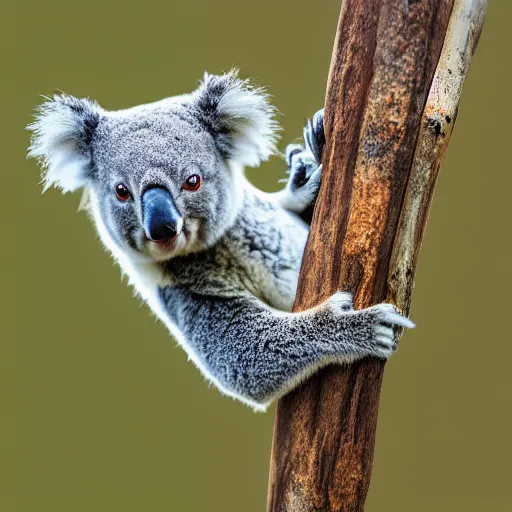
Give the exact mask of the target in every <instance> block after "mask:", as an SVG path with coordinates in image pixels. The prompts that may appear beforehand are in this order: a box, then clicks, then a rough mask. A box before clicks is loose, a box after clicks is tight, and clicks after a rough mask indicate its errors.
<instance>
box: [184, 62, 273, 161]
mask: <svg viewBox="0 0 512 512" xmlns="http://www.w3.org/2000/svg"><path fill="white" fill-rule="evenodd" d="M192 98H193V101H194V103H195V106H196V107H197V109H198V115H199V118H200V120H201V121H202V122H203V124H204V125H205V127H206V129H207V130H208V131H209V132H210V133H211V134H212V135H213V136H214V138H215V141H216V143H217V147H218V148H219V151H220V152H221V153H222V155H223V156H224V157H225V158H226V159H229V160H234V161H236V162H238V163H241V164H242V165H247V166H249V167H256V166H257V165H259V163H260V162H261V161H262V160H267V159H268V158H269V156H270V155H272V154H275V153H276V152H277V150H276V142H277V140H278V138H279V137H278V135H277V131H278V130H279V125H278V123H277V122H276V121H275V120H274V118H273V117H274V115H275V113H276V109H275V108H274V107H273V106H272V105H270V103H269V96H268V94H266V93H265V91H264V89H261V88H253V87H252V85H251V83H250V82H249V81H248V80H241V79H239V78H238V70H236V69H234V70H232V71H230V72H229V73H226V74H224V75H222V76H216V75H209V74H208V73H205V75H204V80H203V81H202V82H201V85H200V87H199V88H198V89H197V90H196V91H195V92H194V93H193V94H192Z"/></svg>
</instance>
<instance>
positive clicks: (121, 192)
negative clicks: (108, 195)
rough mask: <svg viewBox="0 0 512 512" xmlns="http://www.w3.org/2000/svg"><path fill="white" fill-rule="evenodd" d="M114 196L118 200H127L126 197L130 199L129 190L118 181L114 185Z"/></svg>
mask: <svg viewBox="0 0 512 512" xmlns="http://www.w3.org/2000/svg"><path fill="white" fill-rule="evenodd" d="M116 196H117V199H119V201H128V199H130V197H131V194H130V191H129V190H128V187H127V186H126V185H125V184H124V183H118V184H117V185H116Z"/></svg>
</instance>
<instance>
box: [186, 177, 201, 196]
mask: <svg viewBox="0 0 512 512" xmlns="http://www.w3.org/2000/svg"><path fill="white" fill-rule="evenodd" d="M200 186H201V176H199V174H192V175H190V176H189V177H188V178H187V179H186V180H185V183H183V188H184V189H185V190H189V191H190V192H195V191H196V190H198V189H199V187H200Z"/></svg>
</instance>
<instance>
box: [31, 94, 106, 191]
mask: <svg viewBox="0 0 512 512" xmlns="http://www.w3.org/2000/svg"><path fill="white" fill-rule="evenodd" d="M100 113H101V107H100V106H99V105H98V104H96V103H94V102H93V101H91V100H88V99H77V98H74V97H73V96H68V95H65V94H62V95H55V96H54V97H53V98H47V101H45V102H44V103H43V104H42V105H40V106H39V107H38V109H37V110H36V114H35V116H34V117H35V121H34V122H33V123H32V124H30V125H28V126H27V129H28V130H30V131H32V137H31V145H30V148H29V151H28V156H29V157H34V158H37V159H38V161H39V163H40V165H41V168H42V171H43V173H42V178H43V183H44V189H43V191H46V190H47V189H48V188H50V187H51V186H55V187H60V188H61V189H62V191H63V192H64V193H65V192H70V191H73V190H76V189H78V188H80V187H82V186H83V185H84V184H85V182H86V180H87V177H88V175H89V173H90V171H91V149H90V144H91V139H92V136H93V133H94V130H95V128H96V126H97V125H98V122H99V118H100Z"/></svg>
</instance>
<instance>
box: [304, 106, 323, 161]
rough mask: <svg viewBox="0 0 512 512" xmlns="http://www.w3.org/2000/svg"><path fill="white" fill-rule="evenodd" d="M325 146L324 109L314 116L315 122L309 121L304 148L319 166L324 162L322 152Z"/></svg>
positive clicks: (305, 129) (305, 131) (305, 130)
mask: <svg viewBox="0 0 512 512" xmlns="http://www.w3.org/2000/svg"><path fill="white" fill-rule="evenodd" d="M324 145H325V133H324V109H323V108H322V109H320V110H319V111H318V112H316V114H315V115H314V116H313V121H311V120H310V119H308V122H307V125H306V127H305V128H304V146H305V149H306V151H309V152H310V153H311V154H312V155H313V157H314V159H315V161H316V162H317V164H320V162H321V161H322V150H323V148H324Z"/></svg>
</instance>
